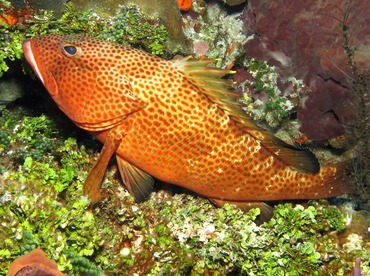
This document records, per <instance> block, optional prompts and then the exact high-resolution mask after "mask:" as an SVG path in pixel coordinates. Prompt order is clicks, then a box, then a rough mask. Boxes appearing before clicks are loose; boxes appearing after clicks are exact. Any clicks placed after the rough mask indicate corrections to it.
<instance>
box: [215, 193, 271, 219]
mask: <svg viewBox="0 0 370 276" xmlns="http://www.w3.org/2000/svg"><path fill="white" fill-rule="evenodd" d="M210 200H211V201H212V202H214V203H215V204H216V205H218V206H220V207H222V206H224V205H225V204H226V203H228V204H234V205H236V206H238V207H239V208H240V209H241V210H242V211H244V212H247V211H249V210H250V209H253V208H258V209H260V212H261V213H260V215H259V217H258V219H257V220H258V222H259V223H262V222H265V221H268V220H269V219H271V218H272V216H273V208H272V207H271V206H270V205H268V204H266V203H264V202H241V201H230V200H223V199H214V198H210Z"/></svg>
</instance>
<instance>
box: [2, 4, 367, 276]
mask: <svg viewBox="0 0 370 276" xmlns="http://www.w3.org/2000/svg"><path fill="white" fill-rule="evenodd" d="M311 2H312V3H299V2H298V1H262V0H261V1H248V2H247V1H243V0H239V1H238V0H229V1H227V0H223V1H221V0H220V1H216V0H214V1H203V0H197V1H172V0H160V1H139V0H137V1H135V0H132V1H121V2H120V3H118V2H117V1H83V0H80V1H78V0H76V1H67V2H66V1H29V2H27V3H24V2H23V1H3V0H0V45H1V52H0V109H1V116H0V171H1V176H0V215H1V218H0V240H2V241H3V243H2V245H1V246H0V274H1V275H5V274H6V273H7V271H8V270H9V266H10V264H11V263H12V262H13V261H14V260H15V259H17V258H18V257H20V256H23V255H25V254H27V253H29V252H30V251H32V250H33V249H35V248H41V249H42V250H43V251H44V252H45V253H46V256H47V257H48V258H50V259H52V260H54V261H55V262H56V263H57V264H58V268H59V270H60V271H62V272H63V273H64V274H66V275H352V273H354V275H367V274H370V233H369V231H370V213H369V212H370V207H369V206H370V205H369V199H370V195H369V194H370V193H369V174H368V172H369V164H370V162H369V159H370V152H369V151H370V150H369V149H370V146H369V97H368V96H369V71H368V70H369V61H370V53H369V47H370V46H369V45H370V35H369V34H370V32H369V25H368V20H369V16H368V12H367V11H368V10H369V9H370V3H369V2H368V1H366V0H357V1H355V0H353V1H339V0H335V1H311ZM80 33H82V34H86V35H88V36H91V37H97V38H100V39H104V40H108V41H111V42H116V43H120V44H124V45H129V46H131V47H134V48H138V49H141V50H144V51H146V52H148V53H151V54H153V55H156V56H159V57H161V58H164V59H167V60H169V59H172V58H173V57H175V56H176V55H181V56H193V57H194V58H202V57H208V58H217V59H218V60H217V64H216V65H217V66H218V67H220V68H228V69H232V70H234V71H235V74H233V75H231V76H230V78H231V79H232V80H233V81H234V85H233V90H235V91H236V92H237V93H240V94H241V95H242V96H243V105H244V106H245V107H244V109H245V112H246V113H247V114H248V115H249V116H250V117H251V118H253V119H254V121H255V122H256V124H258V125H259V126H261V127H263V128H265V129H268V130H269V131H271V132H273V133H274V134H275V135H276V136H277V137H279V138H280V139H282V140H284V141H286V142H287V143H290V144H293V143H299V144H302V145H304V146H305V147H308V148H309V149H311V150H312V151H313V152H314V154H315V155H316V156H317V157H318V159H319V160H320V162H321V163H322V164H328V163H331V162H333V161H340V160H344V159H351V162H349V166H348V173H349V174H350V177H351V182H352V185H353V187H354V193H353V195H349V196H343V197H340V198H339V197H338V198H332V199H329V200H312V201H299V202H297V201H294V202H293V201H289V202H284V201H282V202H274V204H275V207H274V215H273V217H272V219H271V220H269V221H266V222H264V223H262V224H261V223H256V221H255V219H256V217H257V216H258V214H259V210H258V209H252V210H251V211H249V212H246V213H243V212H242V211H240V210H239V209H237V208H236V207H235V206H233V205H225V206H224V207H222V208H219V207H217V206H215V205H213V204H212V203H210V202H209V201H208V200H207V199H206V198H203V197H201V196H199V195H197V194H194V193H191V192H189V191H187V190H185V189H181V188H178V187H174V186H169V185H168V184H165V183H157V184H156V188H155V191H154V192H153V193H152V195H151V197H150V198H149V200H147V201H145V202H143V203H140V204H138V203H135V201H134V199H133V197H132V196H131V195H130V194H129V193H128V192H127V191H126V189H125V187H124V185H123V184H122V182H121V181H120V177H119V173H118V170H117V166H116V164H115V162H111V163H110V164H109V167H108V171H107V174H106V177H105V179H104V182H103V186H102V188H103V189H104V198H103V200H102V201H101V202H100V203H99V204H97V205H94V206H93V207H91V206H90V202H89V200H88V199H87V197H86V196H84V195H83V183H84V180H85V178H86V176H87V174H88V172H89V170H90V168H91V167H92V165H93V164H94V163H95V161H96V159H97V157H98V155H99V152H100V150H101V147H102V145H101V144H100V143H99V142H98V141H97V140H96V139H94V138H93V137H92V136H91V135H89V134H88V133H87V132H85V131H83V130H80V129H79V128H77V127H76V126H74V125H73V123H72V122H71V121H70V120H69V119H68V118H67V117H66V116H65V115H64V114H63V113H62V112H61V111H60V110H59V109H58V107H57V105H56V104H55V103H54V102H53V100H52V99H51V97H50V96H49V95H48V93H47V92H46V90H45V88H44V87H43V85H42V83H41V82H40V81H39V80H38V79H37V78H36V77H35V74H34V73H33V72H32V70H31V68H30V67H29V65H28V64H27V63H26V61H25V59H24V56H23V51H22V42H23V41H24V40H25V39H30V38H32V37H34V36H35V35H42V34H80ZM356 259H357V260H358V261H357V262H356ZM356 264H357V266H356ZM30 265H31V264H30Z"/></svg>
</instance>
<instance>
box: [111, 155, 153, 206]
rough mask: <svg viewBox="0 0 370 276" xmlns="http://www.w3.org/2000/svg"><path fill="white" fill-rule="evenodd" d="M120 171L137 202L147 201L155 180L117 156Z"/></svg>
mask: <svg viewBox="0 0 370 276" xmlns="http://www.w3.org/2000/svg"><path fill="white" fill-rule="evenodd" d="M116 158H117V163H118V169H119V172H120V174H121V177H122V180H123V182H124V183H125V185H126V187H127V189H128V191H129V192H130V193H131V194H132V195H133V196H134V198H135V201H136V202H143V201H145V200H146V199H147V198H148V196H149V195H150V193H151V192H152V190H153V186H154V178H153V177H152V176H151V175H149V174H148V173H146V172H144V171H143V170H141V169H139V168H138V167H135V166H134V165H132V164H130V163H129V162H127V161H126V160H124V159H122V158H121V157H120V156H119V155H116Z"/></svg>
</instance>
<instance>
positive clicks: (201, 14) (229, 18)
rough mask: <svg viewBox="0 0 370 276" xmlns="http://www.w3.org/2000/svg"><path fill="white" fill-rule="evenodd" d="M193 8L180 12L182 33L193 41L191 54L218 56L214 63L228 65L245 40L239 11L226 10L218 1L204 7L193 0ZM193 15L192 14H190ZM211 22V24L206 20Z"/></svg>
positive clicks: (235, 56) (240, 50) (238, 55)
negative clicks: (230, 11)
mask: <svg viewBox="0 0 370 276" xmlns="http://www.w3.org/2000/svg"><path fill="white" fill-rule="evenodd" d="M193 9H194V10H195V12H197V14H196V15H195V16H194V15H193V14H192V13H189V14H186V15H185V16H184V23H185V26H186V27H185V29H184V31H185V34H186V35H187V37H188V38H190V39H191V40H192V42H193V47H194V49H195V50H197V51H194V55H195V56H196V57H199V56H204V55H205V56H207V57H209V58H219V62H218V65H222V66H223V67H225V66H232V65H233V63H234V61H235V60H236V59H237V58H239V57H240V56H241V55H242V52H243V50H242V45H243V44H244V43H245V42H246V41H247V37H246V36H245V35H244V34H243V32H242V30H243V22H242V21H241V20H240V19H239V18H238V16H239V15H240V14H239V13H235V14H228V13H227V12H226V11H225V10H224V9H222V8H221V5H220V4H219V3H217V4H213V5H209V6H208V7H207V9H206V10H204V7H202V6H200V5H198V4H197V3H194V8H193ZM194 17H195V18H194ZM209 22H212V24H209Z"/></svg>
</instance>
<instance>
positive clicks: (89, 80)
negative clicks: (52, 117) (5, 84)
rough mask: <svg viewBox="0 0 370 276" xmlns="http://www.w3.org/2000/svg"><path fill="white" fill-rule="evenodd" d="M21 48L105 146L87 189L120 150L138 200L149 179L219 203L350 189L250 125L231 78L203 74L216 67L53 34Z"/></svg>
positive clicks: (331, 169) (330, 171) (64, 105)
mask: <svg viewBox="0 0 370 276" xmlns="http://www.w3.org/2000/svg"><path fill="white" fill-rule="evenodd" d="M23 47H24V51H25V55H26V58H27V60H28V61H29V63H30V64H31V65H32V67H33V69H34V71H35V72H36V74H37V75H38V76H39V77H40V79H41V80H42V82H43V83H44V85H45V87H46V88H47V89H48V91H49V92H50V94H51V96H52V97H53V99H54V100H55V102H56V103H57V104H58V106H59V107H60V108H61V109H62V110H63V111H64V112H65V113H66V114H67V115H68V116H69V117H70V118H71V119H72V120H73V121H74V123H75V124H76V125H78V126H79V127H81V128H83V129H86V130H88V131H90V132H91V133H92V134H93V135H95V136H96V137H97V138H98V139H99V140H100V141H101V142H102V143H104V148H103V151H102V155H101V158H100V159H99V161H98V163H97V165H95V167H94V168H93V171H99V172H97V173H96V175H95V176H94V177H90V179H88V180H87V182H89V183H90V182H91V183H93V182H94V180H93V179H95V178H99V177H102V176H101V175H102V174H104V171H105V167H104V166H106V164H107V162H108V161H107V160H106V159H108V160H109V158H110V156H111V155H112V154H113V153H114V152H116V154H117V159H118V161H119V166H120V171H121V174H122V177H123V179H124V180H125V182H126V184H127V185H128V186H129V189H130V191H132V192H133V193H134V194H136V195H139V197H140V191H138V190H141V186H145V185H146V184H145V183H148V181H149V180H148V179H149V178H150V176H154V177H155V178H158V179H160V180H162V181H165V182H168V183H172V184H176V185H179V186H182V187H185V188H187V189H190V190H192V191H195V192H197V193H199V194H201V195H204V196H206V197H208V198H211V199H213V200H215V201H216V202H220V201H219V200H223V201H225V202H235V203H238V202H250V201H265V200H280V199H314V198H325V197H331V196H337V195H340V194H343V193H344V192H345V191H346V190H347V188H346V186H344V185H343V181H342V180H341V178H342V171H341V167H340V166H339V167H337V166H328V167H324V168H321V170H320V172H318V173H316V172H317V171H318V166H317V165H318V164H317V161H316V159H315V158H314V156H313V155H312V154H311V153H310V152H307V151H306V152H303V153H302V152H301V151H298V150H295V149H292V148H289V146H287V145H284V143H282V142H281V141H278V140H277V139H275V138H273V137H272V136H271V135H270V134H268V133H266V132H265V131H263V130H259V129H258V128H256V127H254V125H253V124H252V123H250V122H248V121H247V118H246V116H245V114H244V115H243V112H242V111H241V109H240V108H239V107H237V106H234V107H233V101H234V99H233V98H234V97H236V95H234V94H233V93H231V92H229V91H227V90H226V88H225V87H226V86H227V83H226V82H225V81H223V80H221V79H220V78H219V77H220V76H222V75H224V74H227V73H230V72H229V71H226V70H220V69H214V68H208V67H206V65H207V64H208V63H209V62H210V61H199V62H197V61H186V60H185V59H184V60H176V61H165V60H162V59H159V58H157V57H154V56H151V55H149V54H147V53H145V52H142V51H139V50H136V49H132V48H128V47H123V46H121V45H117V44H113V43H109V42H104V41H101V40H97V39H92V38H88V37H84V36H60V35H47V36H42V37H37V38H34V39H32V40H30V41H26V42H24V45H23ZM224 95H226V96H224ZM295 163H296V165H295ZM306 165H307V166H308V167H309V168H308V169H307V170H306V169H305V167H306ZM140 176H141V177H142V182H143V183H144V184H140V183H141V180H140V179H139V178H140ZM99 181H100V180H99ZM149 182H150V181H149ZM88 185H90V184H88ZM94 185H97V184H94ZM99 185H100V183H99ZM99 187H100V186H99ZM96 192H97V191H96ZM87 193H89V194H92V193H93V192H91V191H90V192H89V191H87ZM144 194H145V193H144Z"/></svg>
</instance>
